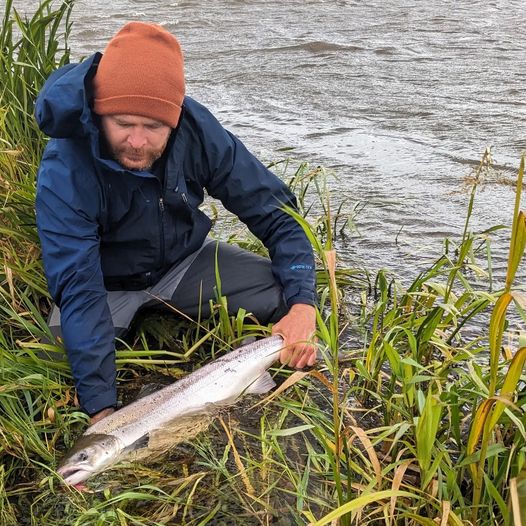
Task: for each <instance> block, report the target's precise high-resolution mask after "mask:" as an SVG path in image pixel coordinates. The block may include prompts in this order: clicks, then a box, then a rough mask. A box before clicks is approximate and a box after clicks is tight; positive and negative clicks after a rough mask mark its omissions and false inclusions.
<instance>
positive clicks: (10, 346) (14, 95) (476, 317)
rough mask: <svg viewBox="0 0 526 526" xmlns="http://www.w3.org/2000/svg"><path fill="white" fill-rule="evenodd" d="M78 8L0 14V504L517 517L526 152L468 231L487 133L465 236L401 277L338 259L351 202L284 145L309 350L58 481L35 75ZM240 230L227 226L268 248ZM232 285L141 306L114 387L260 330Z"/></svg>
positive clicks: (66, 404)
mask: <svg viewBox="0 0 526 526" xmlns="http://www.w3.org/2000/svg"><path fill="white" fill-rule="evenodd" d="M70 10H71V4H70V3H68V2H66V3H63V4H59V5H58V6H57V4H51V3H50V2H43V3H42V4H41V6H40V7H39V8H38V10H37V11H36V12H35V14H34V16H33V17H32V18H31V19H28V20H26V19H21V18H20V17H19V16H18V14H17V13H16V11H15V10H14V9H13V7H12V5H11V1H10V0H8V1H7V4H6V8H5V14H4V19H3V23H2V29H1V33H0V47H1V49H2V54H1V55H0V60H1V67H0V201H1V210H0V252H1V264H0V350H1V354H0V378H1V382H0V460H1V462H0V524H2V525H6V526H14V525H56V526H59V525H68V526H71V525H88V524H89V525H128V524H129V525H161V524H174V525H175V524H184V525H196V526H197V525H204V524H216V525H223V524H224V525H227V524H246V525H252V524H254V525H259V524H261V525H267V524H282V525H288V524H298V525H299V524H312V525H316V526H322V525H325V524H342V525H350V524H360V525H367V524H371V525H376V524H385V525H391V524H402V525H424V526H427V525H429V526H431V525H436V524H440V525H446V524H449V525H455V526H456V525H468V524H477V525H490V524H492V525H493V524H498V525H501V524H502V525H508V524H516V525H518V524H522V522H521V521H524V520H526V519H525V517H524V513H525V512H524V506H522V510H521V501H522V499H521V495H523V494H524V493H526V488H525V487H524V485H525V484H526V483H525V482H524V481H523V479H524V475H525V473H526V471H525V469H526V468H525V467H524V464H525V460H526V446H525V443H526V442H525V441H526V430H525V418H524V407H525V402H526V400H525V396H524V376H523V364H524V360H525V359H526V344H525V343H524V341H522V340H521V338H520V337H517V336H515V335H513V334H512V333H511V332H510V331H509V330H508V328H509V327H508V318H509V316H510V313H512V312H513V315H514V316H515V317H516V318H517V319H519V321H520V322H521V323H522V322H523V321H524V309H525V304H526V301H525V294H524V290H522V291H521V290H520V287H518V286H516V284H515V275H516V272H517V269H518V267H519V263H520V260H521V258H522V255H523V252H524V247H525V242H526V222H525V216H524V215H523V212H521V210H520V189H521V188H522V178H523V173H524V159H522V162H521V164H520V169H519V171H518V181H517V192H516V206H515V212H514V215H513V217H510V224H511V228H501V227H495V228H493V229H490V230H488V231H485V232H479V233H475V232H472V231H471V229H470V226H469V224H470V222H469V220H470V217H471V216H472V214H474V213H476V190H477V187H478V185H479V184H480V182H481V179H482V178H483V177H484V175H485V173H486V172H487V171H488V170H490V169H491V158H490V152H486V153H485V154H484V156H483V158H482V160H481V162H480V165H479V166H478V168H477V169H476V170H475V176H474V178H473V186H472V192H471V196H470V199H469V206H468V209H467V212H466V223H465V229H464V231H463V233H462V235H461V237H460V239H459V240H457V241H455V240H447V241H446V242H445V243H444V252H443V254H441V255H440V256H439V257H438V258H437V260H436V262H435V263H434V264H433V265H431V266H430V267H429V268H427V269H426V270H425V271H423V272H422V273H421V274H420V275H418V276H417V277H416V278H415V279H414V281H413V282H412V283H411V284H410V285H409V286H408V287H403V286H402V285H401V284H400V283H399V282H398V281H397V279H396V278H395V277H394V276H392V275H391V274H390V273H389V272H388V271H384V270H382V271H380V272H378V273H377V274H376V275H375V276H371V275H370V274H369V273H367V272H364V271H358V270H356V269H349V268H342V265H341V263H340V262H339V261H338V257H337V253H336V251H335V246H336V245H337V241H338V239H339V237H340V236H341V235H345V234H347V235H348V234H352V225H353V216H352V212H350V213H346V212H345V209H346V205H345V204H342V205H338V206H337V207H336V208H335V205H334V202H332V203H331V200H330V199H329V197H328V196H329V191H328V189H327V187H326V174H325V173H324V172H323V170H321V169H319V168H316V169H312V168H310V167H309V166H308V165H307V164H297V163H296V164H295V163H292V162H288V161H283V162H279V163H276V164H275V165H274V166H273V169H275V170H276V171H277V172H279V173H280V174H281V175H282V177H284V178H285V179H286V180H287V181H288V182H289V184H290V186H291V187H292V188H293V189H294V191H295V192H296V194H297V195H298V196H299V197H300V210H299V212H293V211H290V213H291V214H294V215H295V217H296V218H297V220H298V222H299V223H300V224H301V225H302V226H303V228H304V229H305V231H306V232H307V234H308V236H309V238H310V240H311V242H312V244H313V246H314V248H315V251H316V256H317V259H318V269H319V270H318V286H319V297H320V306H319V311H318V334H317V336H318V345H319V353H320V361H319V363H318V365H317V366H316V368H315V369H313V370H311V371H297V372H294V371H288V370H286V369H283V368H281V369H280V370H278V371H276V377H277V379H278V380H279V383H280V387H279V388H278V389H277V391H275V392H274V393H272V394H271V395H270V396H269V397H268V398H266V399H265V400H261V399H253V398H252V399H250V400H248V399H245V400H243V401H242V402H241V403H240V405H239V406H236V407H234V408H232V409H231V410H227V411H225V412H224V413H222V414H220V415H219V416H218V417H217V418H215V419H214V420H213V421H212V422H211V423H209V424H208V426H207V428H206V429H205V430H201V431H199V430H197V431H199V432H196V433H192V432H191V431H189V432H188V435H187V437H186V438H187V440H185V441H183V442H181V443H179V444H177V446H176V447H174V448H173V449H172V450H171V451H169V452H167V453H166V454H165V455H163V456H161V457H160V458H158V457H157V458H153V459H144V460H141V461H135V462H131V461H130V462H124V463H122V464H121V465H119V466H118V468H116V469H113V470H110V471H108V472H107V473H104V474H101V475H100V476H97V477H95V478H94V479H93V480H92V481H90V483H89V484H88V487H89V491H87V492H79V491H77V490H76V489H73V488H68V487H64V486H63V485H62V484H61V483H60V479H59V477H58V476H57V475H56V473H55V471H54V470H55V468H56V466H57V462H58V461H59V460H60V458H61V457H62V455H63V452H64V450H65V448H67V447H69V446H71V445H72V443H73V442H74V441H75V439H76V437H78V435H79V434H81V433H82V431H83V430H84V429H85V426H86V424H87V418H86V416H85V415H84V414H82V413H81V412H80V411H79V410H78V408H77V405H76V400H75V394H74V391H73V389H72V382H71V377H70V373H69V369H68V366H67V363H66V361H65V360H64V355H63V351H62V347H61V345H60V342H55V341H53V339H52V338H51V336H50V334H49V330H48V328H47V326H46V322H45V318H46V313H47V312H48V310H49V305H50V299H49V297H48V295H47V291H46V285H45V279H44V277H43V273H42V267H41V262H40V259H39V248H38V242H37V236H36V232H35V224H34V213H33V200H34V187H35V174H36V170H37V166H38V162H39V158H40V155H41V152H42V148H43V146H44V145H45V138H44V137H43V136H42V135H41V134H40V132H39V131H38V129H37V127H36V124H35V122H34V120H33V117H32V114H33V102H34V99H35V95H36V93H37V92H38V91H39V89H40V87H41V86H42V84H43V82H44V80H45V78H46V77H47V76H48V75H49V73H50V72H51V71H53V70H54V69H55V68H56V67H58V66H60V65H62V64H64V63H67V61H68V48H67V35H68V33H69V31H70V29H71V28H70V24H69V14H70ZM210 206H211V207H212V208H213V207H214V205H210ZM238 231H239V232H244V231H243V230H242V229H241V228H240V229H239V230H238V229H237V228H236V226H235V225H234V228H233V229H232V230H231V234H230V241H231V242H235V243H239V244H242V245H243V246H245V247H248V248H250V249H252V250H256V251H261V250H262V248H261V245H260V244H259V243H258V242H257V240H254V239H252V238H248V237H247V236H246V234H243V235H238V234H237V232H238ZM497 235H499V236H502V235H505V236H507V237H509V238H510V250H509V260H508V270H507V275H506V279H505V283H504V284H503V285H501V286H500V288H499V286H498V285H497V284H496V283H495V281H494V279H493V277H492V271H491V257H490V254H491V239H492V237H493V236H497ZM226 302H227V299H225V298H218V299H217V302H216V303H215V305H214V312H215V315H214V316H213V317H212V318H211V319H209V320H200V321H199V323H193V322H189V321H188V320H181V319H180V318H177V317H176V316H169V317H166V316H162V317H160V316H150V317H148V318H146V319H144V320H142V322H141V323H140V324H139V325H138V327H137V330H136V331H135V334H134V336H133V337H132V338H130V339H129V340H128V341H125V342H122V343H121V344H120V348H119V350H118V365H119V373H118V374H119V385H120V392H121V395H122V396H123V398H124V400H125V401H126V399H127V397H129V396H133V394H131V393H132V392H133V389H134V385H135V384H136V382H137V380H138V379H141V378H145V377H147V378H149V377H151V375H152V374H155V375H164V376H166V375H167V376H170V377H171V378H172V379H173V378H177V377H180V376H181V375H183V374H186V372H188V371H189V370H191V369H193V368H195V367H199V365H200V364H201V363H203V361H208V360H210V359H211V357H214V356H217V355H219V354H220V353H223V352H225V351H227V350H228V349H229V348H231V346H233V345H236V344H237V343H238V342H239V340H240V339H242V338H244V337H246V336H249V335H259V336H261V335H265V334H268V331H269V329H268V327H261V326H259V325H258V324H257V323H256V322H255V320H253V319H252V318H251V316H250V314H249V313H245V312H240V313H238V315H237V316H235V317H232V316H228V314H227V311H226V306H227V303H226ZM473 327H476V330H473ZM43 341H47V342H48V343H42V342H43ZM43 352H46V353H47V354H48V356H51V357H52V359H49V358H48V359H44V354H43ZM521 511H522V514H523V516H522V517H521Z"/></svg>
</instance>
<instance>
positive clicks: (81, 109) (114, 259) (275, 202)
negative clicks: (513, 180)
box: [36, 22, 316, 423]
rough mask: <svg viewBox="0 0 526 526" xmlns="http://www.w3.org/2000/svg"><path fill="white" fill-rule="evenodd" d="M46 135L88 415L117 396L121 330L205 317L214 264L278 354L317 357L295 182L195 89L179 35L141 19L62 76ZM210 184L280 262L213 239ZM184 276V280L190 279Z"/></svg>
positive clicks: (51, 250) (64, 300)
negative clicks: (207, 200) (294, 209)
mask: <svg viewBox="0 0 526 526" xmlns="http://www.w3.org/2000/svg"><path fill="white" fill-rule="evenodd" d="M36 117H37V120H38V123H39V126H40V128H41V129H42V130H43V131H44V132H45V133H46V134H48V135H49V136H51V137H52V140H50V142H49V144H48V146H47V148H46V150H45V153H44V156H43V158H42V162H41V166H40V169H39V173H38V184H37V198H36V217H37V226H38V232H39V236H40V240H41V245H42V254H43V262H44V269H45V273H46V277H47V280H48V286H49V290H50V293H51V295H52V297H53V299H54V301H55V306H54V309H53V311H52V313H51V315H50V320H49V324H50V327H51V330H52V332H53V333H54V335H55V336H61V337H62V338H63V341H64V345H65V348H66V351H67V354H68V359H69V362H70V364H71V368H72V373H73V377H74V380H75V386H76V389H77V393H78V396H79V400H80V403H81V407H82V409H83V410H84V411H86V412H87V413H88V414H89V415H90V416H91V417H92V419H91V421H92V423H94V422H96V421H98V420H100V419H101V418H103V417H104V416H106V415H108V414H110V413H111V412H112V411H113V410H114V407H115V405H116V402H117V398H116V381H115V378H116V369H115V350H114V337H115V336H122V335H123V334H125V333H126V331H127V330H128V329H129V327H130V324H131V322H132V320H133V317H134V316H135V314H136V312H137V311H138V310H139V309H140V308H143V307H149V306H156V305H157V306H159V305H163V304H165V302H166V303H168V304H170V305H172V306H173V307H175V308H176V309H177V310H179V311H182V312H183V313H185V314H187V315H189V316H192V317H197V316H199V315H201V316H206V315H207V314H208V313H209V309H208V304H209V299H211V298H212V299H213V298H214V295H215V291H214V286H215V284H216V274H215V270H216V263H217V267H218V269H219V274H220V278H221V293H222V294H223V295H224V296H226V297H227V300H228V306H229V309H230V311H231V312H237V310H238V309H239V308H240V307H242V308H244V309H246V310H247V311H249V312H251V313H253V314H254V315H255V316H256V317H257V318H258V320H259V321H260V323H269V322H277V323H275V325H274V326H273V333H274V334H276V333H277V334H281V335H282V336H283V338H284V340H285V345H286V348H285V349H284V351H283V352H282V353H281V356H280V359H281V361H282V362H283V363H288V364H289V365H290V366H293V367H298V368H301V367H304V366H305V365H312V364H313V363H314V361H315V359H316V358H315V351H314V347H313V345H312V343H310V339H311V338H312V335H313V333H314V330H315V310H314V307H313V305H314V303H315V279H314V259H313V254H312V249H311V247H310V245H309V242H308V240H307V238H306V236H305V234H304V233H303V231H302V230H301V228H299V226H298V225H297V224H296V222H295V221H294V220H293V219H292V218H291V217H290V216H289V215H288V214H286V213H284V212H283V210H282V207H283V206H284V205H288V206H295V199H294V197H293V195H292V194H291V193H290V192H289V190H288V189H287V188H286V186H285V185H284V184H283V183H282V182H281V181H279V179H278V178H277V177H275V176H274V175H273V174H272V173H271V172H269V171H268V170H267V169H266V168H265V167H264V166H263V165H262V164H261V163H260V162H259V161H257V160H256V159H255V158H254V157H253V156H252V155H251V154H250V153H249V152H248V151H247V150H246V148H245V147H244V146H243V144H242V143H241V142H240V141H239V140H238V139H237V138H236V137H234V136H233V135H231V134H230V133H229V132H227V131H226V130H225V129H224V128H222V127H221V125H220V124H219V123H218V122H217V121H216V119H215V118H214V117H213V116H212V115H211V114H210V112H209V111H208V110H207V109H206V108H204V107H203V106H202V105H200V104H199V103H197V102H196V101H195V100H193V99H191V98H190V97H186V96H185V83H184V71H183V57H182V53H181V49H180V46H179V43H178V42H177V40H176V39H175V37H174V36H172V35H171V34H170V33H169V32H167V31H166V30H164V29H163V28H161V27H160V26H158V25H155V24H146V23H142V22H131V23H129V24H127V25H125V26H124V27H123V28H122V29H121V30H120V31H119V32H118V33H117V34H116V35H115V37H114V38H113V39H111V41H110V42H109V44H108V46H107V48H106V50H105V52H104V55H102V56H101V54H100V53H96V54H95V55H93V56H92V57H90V58H88V59H87V60H85V61H84V62H82V63H81V64H69V65H67V66H65V67H63V68H61V69H59V70H57V71H56V72H54V73H53V74H52V75H51V76H50V78H49V79H48V81H47V82H46V84H45V86H44V88H43V90H42V92H41V93H40V95H39V97H38V100H37V103H36ZM204 190H206V191H207V193H208V194H210V195H211V196H213V197H216V198H218V199H220V200H221V201H222V203H223V204H224V205H225V207H226V208H227V209H229V210H230V211H232V212H233V213H235V214H236V215H237V216H238V217H239V218H240V219H241V220H242V221H243V222H244V223H245V224H246V225H247V226H248V228H249V229H250V230H251V231H252V232H253V233H254V234H255V235H256V236H258V237H259V238H260V239H261V240H262V241H263V243H264V244H265V245H266V247H267V248H268V249H269V253H270V256H271V262H269V261H268V260H267V259H266V258H261V257H259V256H256V255H254V254H251V253H249V252H246V251H243V250H241V249H240V248H238V247H234V246H230V245H228V244H226V243H219V244H217V243H214V242H212V241H211V240H210V239H209V238H207V234H208V232H209V230H210V227H211V221H210V219H209V218H208V217H206V215H205V214H204V213H203V212H201V211H200V210H199V208H198V207H199V205H200V204H201V203H202V201H203V197H204ZM183 276H184V279H182V278H183Z"/></svg>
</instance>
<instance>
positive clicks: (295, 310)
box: [272, 303, 316, 369]
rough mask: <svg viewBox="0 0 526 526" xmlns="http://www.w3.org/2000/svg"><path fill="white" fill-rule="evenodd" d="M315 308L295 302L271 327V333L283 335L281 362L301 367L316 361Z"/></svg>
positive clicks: (297, 367)
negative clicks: (283, 346)
mask: <svg viewBox="0 0 526 526" xmlns="http://www.w3.org/2000/svg"><path fill="white" fill-rule="evenodd" d="M315 331H316V309H315V308H314V307H313V306H312V305H306V304H304V303H297V304H295V305H292V307H291V308H290V310H289V312H288V313H287V314H286V315H285V316H283V318H281V320H279V321H278V323H276V324H275V325H274V326H273V328H272V334H279V335H280V336H282V337H283V340H284V343H285V348H284V349H283V350H282V351H281V354H280V356H279V359H280V361H281V363H283V364H286V365H289V366H290V367H295V368H296V369H301V368H303V367H305V366H306V365H314V363H315V362H316V346H315V345H314V343H313V337H314V332H315Z"/></svg>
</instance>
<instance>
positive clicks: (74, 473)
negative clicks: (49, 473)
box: [57, 467, 93, 486]
mask: <svg viewBox="0 0 526 526" xmlns="http://www.w3.org/2000/svg"><path fill="white" fill-rule="evenodd" d="M57 473H58V474H59V475H60V476H61V477H62V479H63V480H64V482H65V483H66V484H68V485H70V486H75V485H76V484H78V483H79V482H84V481H85V480H86V479H88V478H89V477H90V476H91V475H92V474H93V470H92V469H87V468H80V467H67V468H66V467H64V468H59V469H58V470H57Z"/></svg>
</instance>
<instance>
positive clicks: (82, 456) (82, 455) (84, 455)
mask: <svg viewBox="0 0 526 526" xmlns="http://www.w3.org/2000/svg"><path fill="white" fill-rule="evenodd" d="M78 459H79V460H80V462H85V461H86V460H88V454H87V453H86V452H84V451H82V452H81V453H79V455H78Z"/></svg>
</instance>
